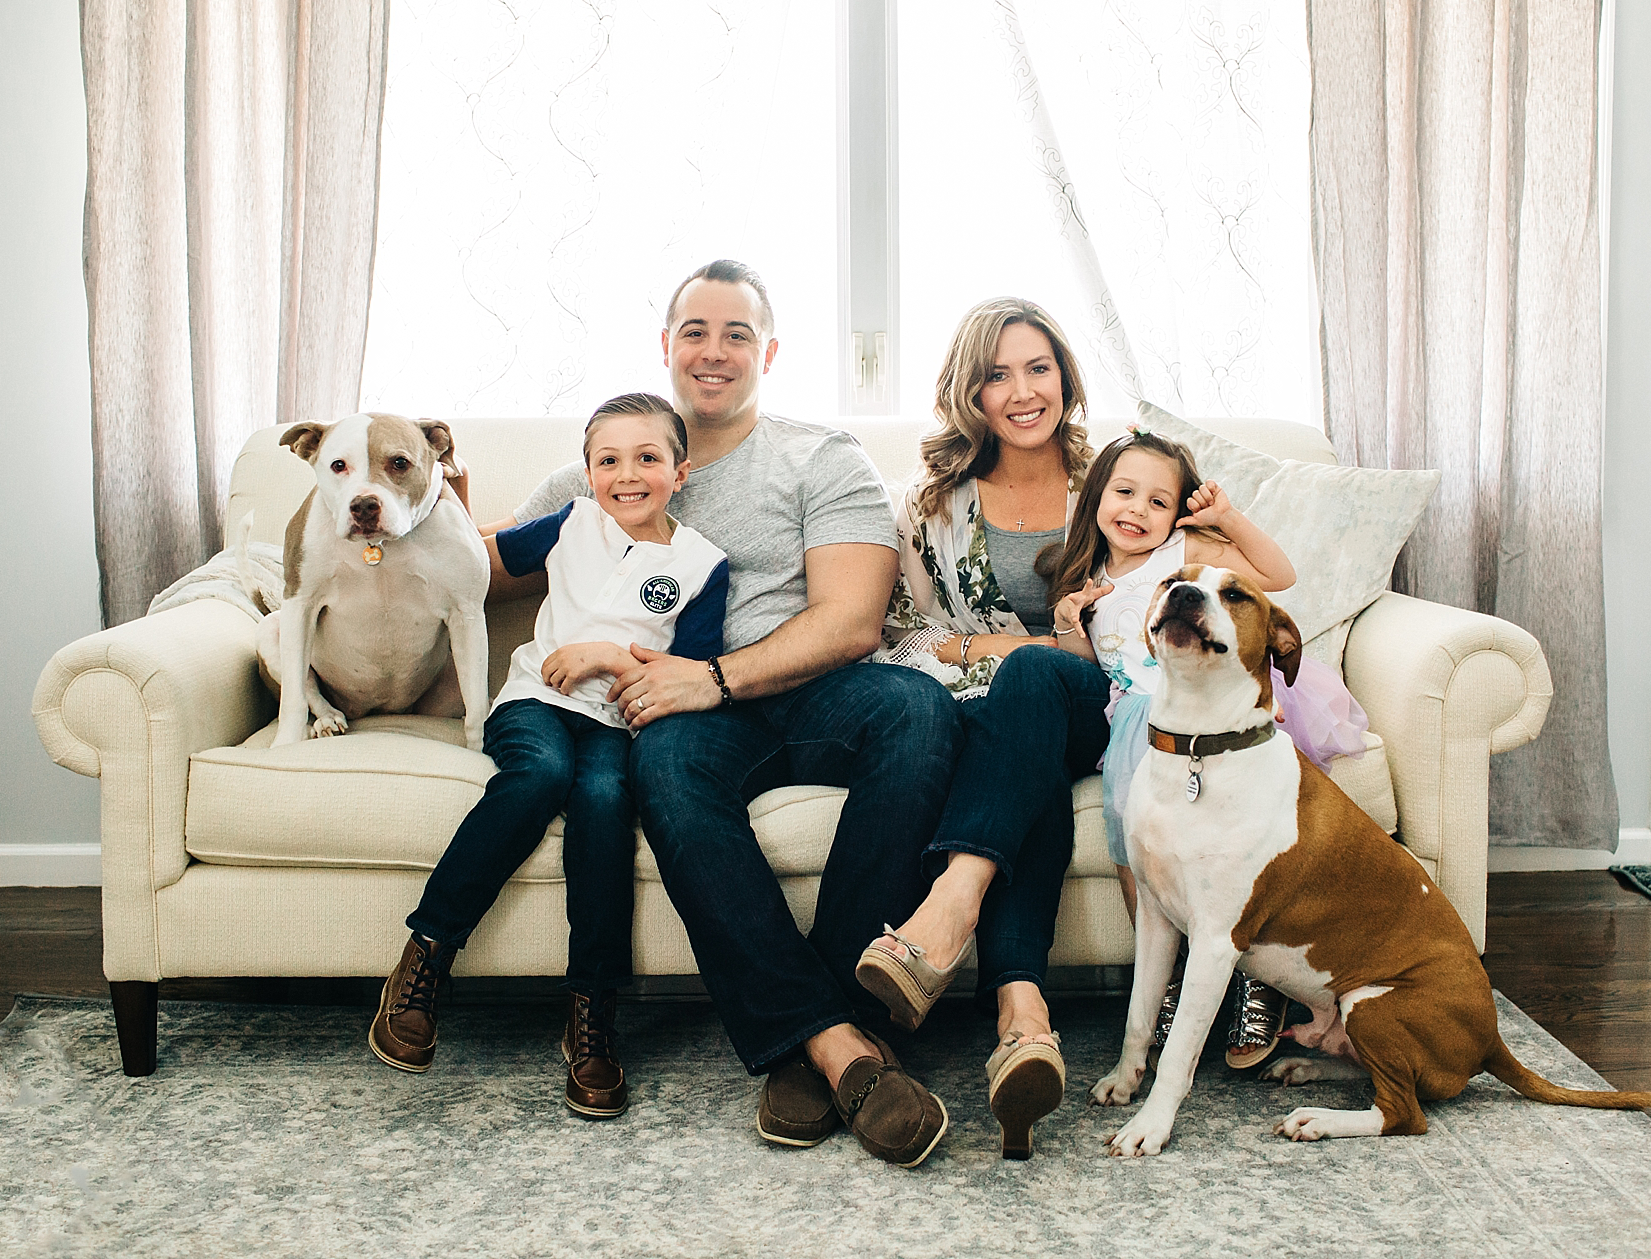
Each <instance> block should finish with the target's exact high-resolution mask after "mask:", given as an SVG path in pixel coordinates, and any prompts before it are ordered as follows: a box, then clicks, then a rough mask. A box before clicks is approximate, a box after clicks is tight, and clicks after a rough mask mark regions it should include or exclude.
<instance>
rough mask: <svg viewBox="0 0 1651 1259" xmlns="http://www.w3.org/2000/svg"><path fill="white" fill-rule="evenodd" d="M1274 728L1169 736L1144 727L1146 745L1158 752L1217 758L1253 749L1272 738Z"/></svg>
mask: <svg viewBox="0 0 1651 1259" xmlns="http://www.w3.org/2000/svg"><path fill="white" fill-rule="evenodd" d="M1273 732H1274V724H1273V723H1272V722H1270V721H1269V722H1268V723H1267V724H1266V725H1262V726H1254V727H1252V728H1251V729H1249V730H1225V731H1223V732H1222V733H1220V734H1171V733H1170V732H1169V731H1168V730H1160V729H1158V727H1157V726H1155V725H1153V724H1152V723H1151V722H1148V723H1147V742H1148V743H1150V744H1152V746H1153V747H1155V748H1157V749H1158V750H1159V751H1160V752H1170V753H1173V754H1174V755H1176V756H1198V757H1204V756H1218V755H1220V754H1221V753H1222V752H1238V751H1241V750H1243V749H1244V748H1253V747H1254V746H1255V745H1256V744H1258V743H1265V742H1267V740H1268V739H1270V738H1272V737H1273Z"/></svg>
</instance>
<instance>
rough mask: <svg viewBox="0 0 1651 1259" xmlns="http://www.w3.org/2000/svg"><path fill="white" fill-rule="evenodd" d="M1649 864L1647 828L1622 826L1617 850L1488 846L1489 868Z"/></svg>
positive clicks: (1650, 836)
mask: <svg viewBox="0 0 1651 1259" xmlns="http://www.w3.org/2000/svg"><path fill="white" fill-rule="evenodd" d="M1644 865H1651V827H1645V826H1625V827H1623V828H1622V829H1621V830H1620V831H1618V832H1617V850H1616V851H1615V852H1606V851H1605V850H1604V849H1603V848H1492V849H1491V850H1490V870H1491V873H1492V874H1502V873H1505V872H1508V871H1512V870H1604V869H1606V868H1607V867H1608V866H1644Z"/></svg>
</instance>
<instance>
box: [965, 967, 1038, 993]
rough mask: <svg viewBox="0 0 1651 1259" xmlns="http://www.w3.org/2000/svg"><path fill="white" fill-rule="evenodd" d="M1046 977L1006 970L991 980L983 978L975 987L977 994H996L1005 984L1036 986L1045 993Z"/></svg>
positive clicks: (1031, 972)
mask: <svg viewBox="0 0 1651 1259" xmlns="http://www.w3.org/2000/svg"><path fill="white" fill-rule="evenodd" d="M1043 980H1044V977H1043V976H1042V975H1040V974H1037V973H1035V972H1033V971H1029V970H1006V971H1004V972H1002V973H1001V974H998V975H994V976H993V977H992V978H991V979H986V978H985V977H982V978H981V979H980V981H979V982H978V983H977V984H976V985H975V991H976V992H996V991H997V990H998V989H999V988H1001V987H1003V985H1004V984H1036V985H1037V986H1038V991H1040V992H1041V991H1043Z"/></svg>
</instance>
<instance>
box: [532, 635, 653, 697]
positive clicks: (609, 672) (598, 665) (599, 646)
mask: <svg viewBox="0 0 1651 1259" xmlns="http://www.w3.org/2000/svg"><path fill="white" fill-rule="evenodd" d="M635 663H636V661H635V660H634V659H632V657H631V653H630V652H628V651H626V650H625V649H624V648H623V647H620V646H618V645H617V644H615V643H569V644H568V645H567V646H566V647H558V648H557V649H556V650H555V651H553V652H551V653H550V655H548V656H546V657H545V663H544V665H543V666H542V667H541V668H540V670H539V676H540V677H542V678H543V679H544V682H545V685H546V686H549V687H553V688H555V689H556V690H558V691H560V692H562V694H563V695H572V694H573V688H574V687H576V686H578V685H579V683H581V682H583V681H585V680H586V679H587V678H594V677H600V676H606V677H618V676H619V674H620V673H622V672H623V671H624V670H625V669H626V668H628V667H630V666H631V665H634V664H635Z"/></svg>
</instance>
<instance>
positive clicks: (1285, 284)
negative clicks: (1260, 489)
mask: <svg viewBox="0 0 1651 1259" xmlns="http://www.w3.org/2000/svg"><path fill="white" fill-rule="evenodd" d="M899 20H900V28H899V66H900V140H901V148H900V151H901V185H900V201H901V218H902V233H901V241H900V247H901V261H902V273H901V291H902V293H903V294H904V295H905V296H904V298H903V302H904V310H903V319H904V323H903V338H902V343H903V344H904V345H905V346H906V347H907V351H908V352H907V357H906V363H905V370H904V372H903V379H902V394H901V396H902V397H904V398H910V399H919V398H925V399H926V398H928V397H931V396H932V394H933V385H934V378H935V372H936V369H937V367H938V365H939V362H940V358H941V356H942V354H943V353H944V350H945V346H946V343H947V341H948V340H949V338H950V336H951V332H952V328H953V326H954V325H955V322H956V320H957V318H958V316H959V315H960V314H961V313H962V312H963V310H964V309H966V308H967V307H968V306H970V305H971V304H973V303H974V302H975V301H978V300H979V299H981V298H983V297H986V296H990V295H992V294H994V293H1000V292H1007V293H1014V294H1016V295H1017V296H1022V297H1028V298H1031V299H1033V300H1034V301H1037V302H1039V303H1041V304H1042V305H1044V306H1046V307H1047V308H1048V309H1049V310H1050V311H1051V313H1053V314H1054V315H1055V317H1056V318H1057V319H1058V320H1059V321H1060V322H1061V323H1062V326H1063V327H1064V328H1065V329H1066V331H1067V333H1068V335H1069V336H1070V337H1072V339H1073V340H1074V341H1075V342H1076V343H1077V346H1078V348H1079V352H1080V354H1082V355H1083V357H1084V359H1085V367H1086V372H1087V377H1088V383H1089V386H1090V393H1091V398H1092V404H1093V409H1094V410H1095V411H1096V413H1097V414H1109V415H1115V416H1116V415H1131V414H1133V412H1134V403H1135V401H1136V400H1138V399H1140V398H1142V397H1144V398H1146V399H1148V400H1150V401H1152V402H1155V403H1157V404H1159V405H1160V406H1163V407H1165V408H1166V409H1168V410H1171V411H1176V412H1179V413H1181V414H1188V415H1265V416H1274V417H1280V418H1286V419H1292V420H1299V421H1302V422H1304V423H1310V424H1314V425H1318V424H1320V423H1321V410H1322V408H1321V390H1320V386H1319V377H1318V353H1317V345H1316V334H1315V329H1316V324H1317V309H1316V299H1315V293H1314V285H1313V273H1312V254H1311V249H1310V241H1311V236H1310V232H1309V224H1308V184H1307V124H1308V97H1309V90H1310V85H1309V79H1308V69H1307V47H1306V39H1305V30H1304V24H1303V14H1302V6H1301V5H1300V4H1299V3H1296V2H1294V0H1196V2H1188V3H1165V2H1163V0H1111V2H1109V3H1106V4H1095V3H1091V2H1088V0H1020V2H1019V3H1015V2H1014V0H945V2H944V3H941V2H939V0H902V2H901V4H900V9H899Z"/></svg>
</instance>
